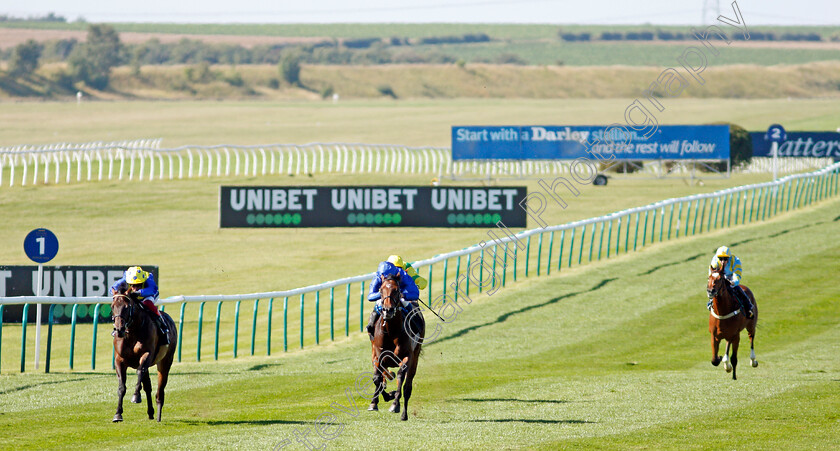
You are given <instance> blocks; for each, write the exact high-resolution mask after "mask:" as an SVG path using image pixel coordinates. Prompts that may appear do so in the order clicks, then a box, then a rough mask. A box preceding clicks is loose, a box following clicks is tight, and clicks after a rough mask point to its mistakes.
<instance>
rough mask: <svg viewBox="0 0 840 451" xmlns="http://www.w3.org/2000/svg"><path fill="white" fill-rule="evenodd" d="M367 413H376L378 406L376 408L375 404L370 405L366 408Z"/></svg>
mask: <svg viewBox="0 0 840 451" xmlns="http://www.w3.org/2000/svg"><path fill="white" fill-rule="evenodd" d="M368 411H369V412H378V411H379V406H377V405H375V404H371V405H370V406H369V407H368Z"/></svg>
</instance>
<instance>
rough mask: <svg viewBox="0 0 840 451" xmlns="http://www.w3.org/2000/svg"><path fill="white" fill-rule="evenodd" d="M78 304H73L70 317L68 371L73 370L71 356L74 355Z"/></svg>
mask: <svg viewBox="0 0 840 451" xmlns="http://www.w3.org/2000/svg"><path fill="white" fill-rule="evenodd" d="M78 307H79V304H73V313H72V314H71V316H70V369H71V370H72V369H73V356H74V355H75V354H76V353H75V352H74V349H75V347H76V309H77V308H78Z"/></svg>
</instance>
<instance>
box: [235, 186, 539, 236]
mask: <svg viewBox="0 0 840 451" xmlns="http://www.w3.org/2000/svg"><path fill="white" fill-rule="evenodd" d="M527 194H528V189H527V188H526V187H524V186H499V187H446V188H444V187H429V186H365V187H360V186H307V187H301V186H294V187H290V186H223V187H221V192H220V212H219V225H220V226H221V227H494V226H495V224H496V223H497V222H499V221H502V222H503V223H504V224H505V225H506V226H507V227H526V222H527V220H526V211H525V203H524V202H525V197H526V196H527Z"/></svg>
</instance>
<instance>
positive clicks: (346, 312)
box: [344, 283, 351, 337]
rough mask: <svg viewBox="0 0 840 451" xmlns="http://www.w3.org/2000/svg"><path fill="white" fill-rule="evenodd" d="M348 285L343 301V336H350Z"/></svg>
mask: <svg viewBox="0 0 840 451" xmlns="http://www.w3.org/2000/svg"><path fill="white" fill-rule="evenodd" d="M350 285H351V284H349V283H348V284H347V300H346V301H345V302H344V336H345V337H349V336H350Z"/></svg>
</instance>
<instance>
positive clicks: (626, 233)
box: [624, 213, 630, 254]
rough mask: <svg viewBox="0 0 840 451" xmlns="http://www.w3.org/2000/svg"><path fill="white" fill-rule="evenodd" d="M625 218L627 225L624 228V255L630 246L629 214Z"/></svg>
mask: <svg viewBox="0 0 840 451" xmlns="http://www.w3.org/2000/svg"><path fill="white" fill-rule="evenodd" d="M625 217H626V218H627V225H626V226H625V227H624V253H625V254H626V253H627V249H628V246H629V244H630V214H629V213H628V214H627V216H625Z"/></svg>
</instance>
